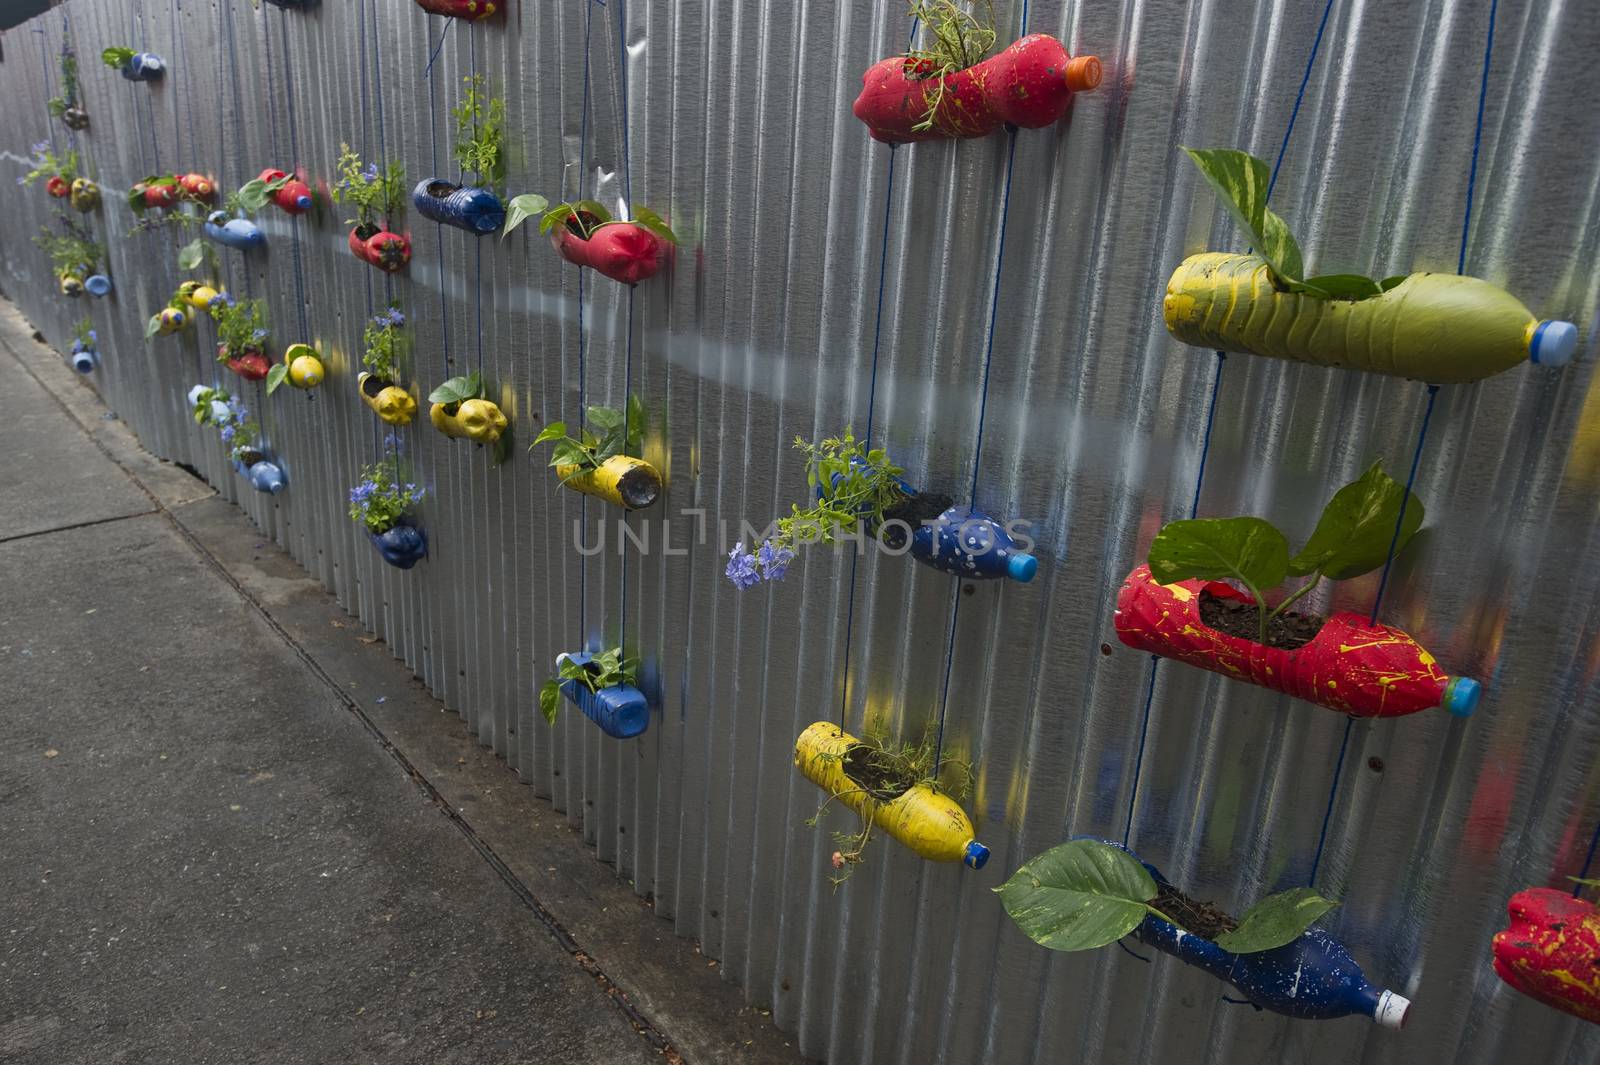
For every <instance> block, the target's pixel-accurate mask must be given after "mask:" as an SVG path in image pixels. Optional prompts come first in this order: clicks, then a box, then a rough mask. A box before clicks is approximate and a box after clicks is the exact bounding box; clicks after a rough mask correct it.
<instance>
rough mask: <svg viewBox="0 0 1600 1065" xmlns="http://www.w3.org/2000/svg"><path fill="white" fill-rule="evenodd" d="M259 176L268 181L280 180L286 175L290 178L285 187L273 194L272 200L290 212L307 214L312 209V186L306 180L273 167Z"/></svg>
mask: <svg viewBox="0 0 1600 1065" xmlns="http://www.w3.org/2000/svg"><path fill="white" fill-rule="evenodd" d="M259 177H260V180H262V181H266V182H273V181H278V180H281V179H283V178H286V177H288V178H290V180H289V181H288V182H286V183H285V184H284V186H283V188H281V189H279V190H278V191H277V192H274V193H273V194H272V202H273V203H275V204H277V205H278V206H279V207H281V208H283V209H284V210H285V211H287V212H288V213H290V214H305V213H306V212H307V211H309V210H311V186H310V185H307V184H306V183H305V182H304V181H301V180H300V179H299V178H297V177H290V175H289V174H288V173H286V172H285V171H282V170H274V169H272V168H271V167H268V168H267V169H265V170H263V171H261V174H260V175H259Z"/></svg>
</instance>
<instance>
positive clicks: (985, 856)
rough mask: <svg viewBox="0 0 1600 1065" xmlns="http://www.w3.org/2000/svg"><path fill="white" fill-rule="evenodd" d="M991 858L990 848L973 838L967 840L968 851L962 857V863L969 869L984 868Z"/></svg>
mask: <svg viewBox="0 0 1600 1065" xmlns="http://www.w3.org/2000/svg"><path fill="white" fill-rule="evenodd" d="M988 860H989V848H988V847H985V846H984V845H983V844H981V843H979V842H978V841H977V840H975V839H972V840H968V841H967V853H966V854H965V856H963V857H962V859H961V864H962V865H964V866H966V867H967V868H969V869H982V868H983V866H984V864H985V863H986V862H988Z"/></svg>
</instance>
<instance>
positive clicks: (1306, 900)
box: [1216, 887, 1339, 954]
mask: <svg viewBox="0 0 1600 1065" xmlns="http://www.w3.org/2000/svg"><path fill="white" fill-rule="evenodd" d="M1337 905H1339V904H1338V903H1337V902H1334V901H1332V900H1331V899H1325V898H1323V897H1322V896H1321V895H1318V894H1317V893H1316V892H1315V891H1313V890H1312V889H1311V888H1303V887H1302V888H1293V889H1291V890H1289V891H1281V892H1279V893H1278V894H1276V895H1268V896H1267V897H1266V898H1264V899H1262V900H1261V901H1260V902H1258V903H1256V904H1255V905H1254V906H1252V907H1250V912H1248V913H1246V914H1245V915H1244V917H1242V918H1241V919H1240V920H1239V927H1238V928H1235V929H1234V930H1233V931H1231V932H1224V933H1223V934H1222V935H1220V936H1218V937H1217V939H1216V944H1217V946H1219V947H1221V948H1222V949H1223V950H1226V951H1228V952H1230V953H1233V954H1255V953H1257V952H1258V951H1263V950H1271V949H1272V948H1273V947H1281V946H1283V945H1284V944H1285V943H1292V942H1294V941H1295V940H1297V939H1299V938H1300V937H1301V936H1302V935H1303V934H1304V933H1305V930H1306V929H1308V928H1310V927H1311V926H1312V925H1313V924H1314V923H1315V922H1316V921H1317V919H1318V918H1320V917H1321V916H1322V915H1323V914H1325V913H1327V912H1328V911H1329V910H1331V909H1333V908H1334V907H1335V906H1337Z"/></svg>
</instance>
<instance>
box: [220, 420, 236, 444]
mask: <svg viewBox="0 0 1600 1065" xmlns="http://www.w3.org/2000/svg"><path fill="white" fill-rule="evenodd" d="M233 433H234V430H233V426H231V425H224V426H223V427H222V442H223V443H224V444H231V443H233Z"/></svg>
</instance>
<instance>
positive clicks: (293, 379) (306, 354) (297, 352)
mask: <svg viewBox="0 0 1600 1065" xmlns="http://www.w3.org/2000/svg"><path fill="white" fill-rule="evenodd" d="M283 363H284V365H285V366H287V367H289V374H288V381H289V383H290V384H291V385H293V386H294V387H295V388H298V389H300V390H301V391H309V390H310V389H313V388H316V387H317V386H318V385H320V384H322V381H323V379H324V378H325V377H326V376H327V371H326V370H325V369H324V368H323V365H322V359H321V358H320V357H319V356H318V355H317V349H316V348H314V347H312V346H311V345H310V344H290V345H289V347H288V350H286V351H285V352H284V353H283Z"/></svg>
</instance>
